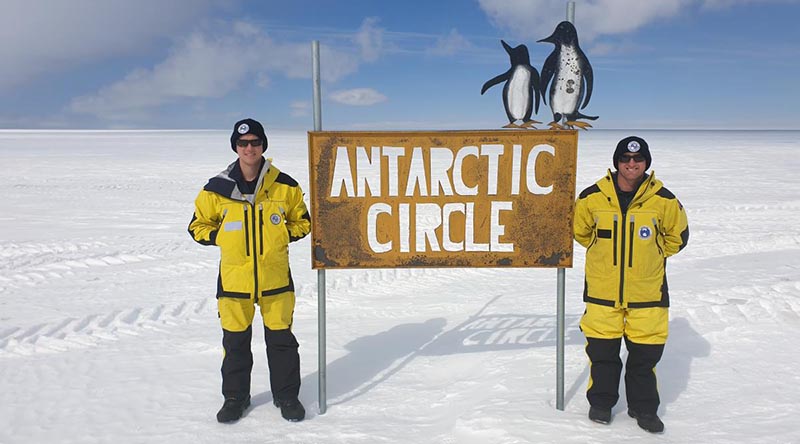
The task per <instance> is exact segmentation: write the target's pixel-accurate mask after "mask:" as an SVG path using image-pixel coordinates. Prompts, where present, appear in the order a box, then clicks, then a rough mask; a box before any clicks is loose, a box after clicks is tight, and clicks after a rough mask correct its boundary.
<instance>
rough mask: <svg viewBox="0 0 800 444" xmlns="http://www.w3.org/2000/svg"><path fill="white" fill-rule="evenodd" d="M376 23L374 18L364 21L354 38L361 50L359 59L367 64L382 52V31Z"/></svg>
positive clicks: (376, 20)
mask: <svg viewBox="0 0 800 444" xmlns="http://www.w3.org/2000/svg"><path fill="white" fill-rule="evenodd" d="M378 21H379V20H378V19H377V18H375V17H368V18H366V19H364V21H363V22H362V23H361V28H360V29H359V30H358V33H357V34H356V36H355V42H356V44H357V45H358V47H359V49H360V50H361V57H362V58H363V59H364V60H366V61H368V62H374V61H375V60H377V59H378V57H380V55H381V53H382V52H383V34H384V30H383V29H382V28H379V27H378V26H377V25H378Z"/></svg>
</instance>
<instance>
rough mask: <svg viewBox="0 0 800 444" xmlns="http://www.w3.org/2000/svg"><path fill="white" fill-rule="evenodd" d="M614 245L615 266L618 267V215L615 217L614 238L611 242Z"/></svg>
mask: <svg viewBox="0 0 800 444" xmlns="http://www.w3.org/2000/svg"><path fill="white" fill-rule="evenodd" d="M611 243H612V244H614V266H615V267H616V266H617V215H616V214H615V215H614V238H613V239H612V241H611Z"/></svg>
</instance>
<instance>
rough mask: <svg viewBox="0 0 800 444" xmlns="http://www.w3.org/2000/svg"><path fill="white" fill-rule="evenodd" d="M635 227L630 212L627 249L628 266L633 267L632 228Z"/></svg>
mask: <svg viewBox="0 0 800 444" xmlns="http://www.w3.org/2000/svg"><path fill="white" fill-rule="evenodd" d="M635 229H636V227H635V226H634V223H633V214H631V228H630V240H629V242H630V249H629V250H628V268H633V239H634V236H633V234H634V233H633V230H635Z"/></svg>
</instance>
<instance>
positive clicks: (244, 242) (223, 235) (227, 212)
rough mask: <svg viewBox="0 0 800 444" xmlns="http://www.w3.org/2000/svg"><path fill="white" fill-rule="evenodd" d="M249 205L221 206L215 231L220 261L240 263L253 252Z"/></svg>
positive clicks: (233, 204)
mask: <svg viewBox="0 0 800 444" xmlns="http://www.w3.org/2000/svg"><path fill="white" fill-rule="evenodd" d="M248 207H249V205H247V204H241V203H232V204H227V205H224V206H223V207H222V219H221V222H220V226H219V230H218V231H217V245H218V246H219V248H220V262H222V263H223V264H242V263H245V262H246V261H247V260H248V258H249V257H250V256H251V255H252V254H253V247H252V245H251V244H252V241H251V236H250V227H251V226H252V224H253V221H252V217H251V214H250V213H251V210H250V209H249V208H248Z"/></svg>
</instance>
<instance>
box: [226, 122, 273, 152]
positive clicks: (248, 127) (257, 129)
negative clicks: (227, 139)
mask: <svg viewBox="0 0 800 444" xmlns="http://www.w3.org/2000/svg"><path fill="white" fill-rule="evenodd" d="M245 134H252V135H254V136H256V137H258V138H259V139H261V140H263V141H264V151H266V150H267V135H266V134H265V133H264V127H263V126H262V125H261V123H259V122H258V121H257V120H253V119H243V120H240V121H238V122H236V124H235V125H233V134H231V149H232V150H233V151H234V152H236V141H237V140H239V137H241V136H244V135H245Z"/></svg>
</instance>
